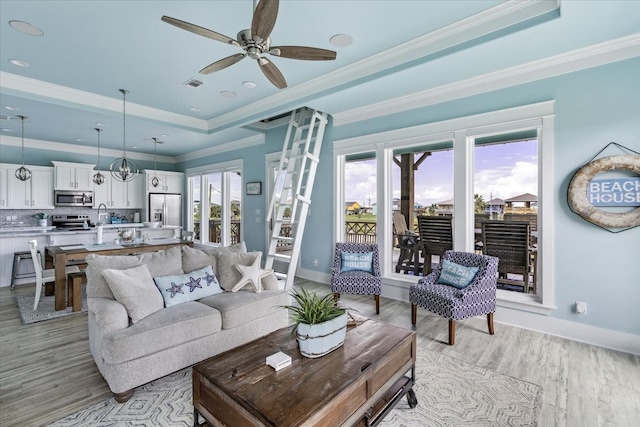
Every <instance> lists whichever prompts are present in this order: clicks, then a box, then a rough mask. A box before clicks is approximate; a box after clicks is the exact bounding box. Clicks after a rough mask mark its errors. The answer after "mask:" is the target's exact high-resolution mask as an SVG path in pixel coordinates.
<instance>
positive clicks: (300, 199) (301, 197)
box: [296, 195, 311, 204]
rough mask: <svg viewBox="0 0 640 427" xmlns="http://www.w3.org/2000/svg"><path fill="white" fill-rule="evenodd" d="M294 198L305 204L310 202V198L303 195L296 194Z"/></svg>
mask: <svg viewBox="0 0 640 427" xmlns="http://www.w3.org/2000/svg"><path fill="white" fill-rule="evenodd" d="M296 200H298V201H299V202H302V203H306V204H310V203H311V199H310V198H308V197H304V196H300V195H298V196H297V197H296Z"/></svg>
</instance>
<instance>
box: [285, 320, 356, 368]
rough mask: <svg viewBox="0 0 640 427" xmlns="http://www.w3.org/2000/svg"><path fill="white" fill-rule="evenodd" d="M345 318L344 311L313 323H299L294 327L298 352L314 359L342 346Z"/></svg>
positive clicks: (345, 328) (345, 329)
mask: <svg viewBox="0 0 640 427" xmlns="http://www.w3.org/2000/svg"><path fill="white" fill-rule="evenodd" d="M347 319H348V315H347V313H346V312H345V313H344V314H342V315H340V316H338V317H336V318H335V319H332V320H329V321H327V322H322V323H317V324H315V325H309V324H306V323H300V324H299V325H298V328H297V329H296V336H297V338H298V347H299V348H300V353H301V354H302V355H303V356H304V357H309V358H312V359H314V358H317V357H322V356H324V355H325V354H328V353H331V352H332V351H333V350H335V349H337V348H340V347H342V345H343V344H344V339H345V337H346V335H347Z"/></svg>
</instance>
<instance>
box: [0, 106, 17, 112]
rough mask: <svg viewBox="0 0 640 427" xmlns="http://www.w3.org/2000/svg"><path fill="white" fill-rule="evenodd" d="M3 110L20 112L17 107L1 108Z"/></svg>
mask: <svg viewBox="0 0 640 427" xmlns="http://www.w3.org/2000/svg"><path fill="white" fill-rule="evenodd" d="M3 108H4V109H5V110H9V111H20V109H19V108H18V107H10V106H8V105H7V106H6V107H3Z"/></svg>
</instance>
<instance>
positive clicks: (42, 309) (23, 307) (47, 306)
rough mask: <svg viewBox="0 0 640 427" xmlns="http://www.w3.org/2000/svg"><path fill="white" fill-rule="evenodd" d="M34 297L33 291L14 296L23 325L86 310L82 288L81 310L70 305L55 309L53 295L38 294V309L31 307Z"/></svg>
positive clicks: (85, 300) (81, 312)
mask: <svg viewBox="0 0 640 427" xmlns="http://www.w3.org/2000/svg"><path fill="white" fill-rule="evenodd" d="M34 299H35V293H33V294H23V295H18V296H17V297H16V303H17V304H18V313H19V314H20V320H22V324H23V325H29V324H31V323H37V322H43V321H45V320H51V319H57V318H59V317H65V316H72V315H76V314H83V313H86V312H87V297H86V295H85V292H84V288H83V289H82V310H80V311H73V309H72V308H71V307H67V308H65V309H64V310H59V311H56V310H55V296H53V295H51V296H48V297H46V296H43V295H41V296H40V302H38V309H37V310H34V309H33V301H34Z"/></svg>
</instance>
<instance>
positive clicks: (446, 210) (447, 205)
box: [436, 199, 453, 215]
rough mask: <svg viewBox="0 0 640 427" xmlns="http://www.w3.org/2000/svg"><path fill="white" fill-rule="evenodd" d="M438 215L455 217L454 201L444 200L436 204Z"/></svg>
mask: <svg viewBox="0 0 640 427" xmlns="http://www.w3.org/2000/svg"><path fill="white" fill-rule="evenodd" d="M436 206H437V208H436V214H437V215H453V199H448V200H443V201H442V202H438V203H436Z"/></svg>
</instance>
